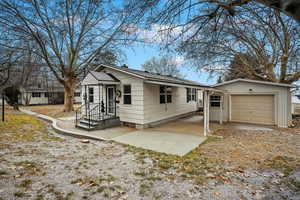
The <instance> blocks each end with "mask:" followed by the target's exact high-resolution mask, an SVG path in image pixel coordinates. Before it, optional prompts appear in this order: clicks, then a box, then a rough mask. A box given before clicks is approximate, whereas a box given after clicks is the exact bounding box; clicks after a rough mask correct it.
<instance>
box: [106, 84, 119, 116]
mask: <svg viewBox="0 0 300 200" xmlns="http://www.w3.org/2000/svg"><path fill="white" fill-rule="evenodd" d="M109 89H112V91H113V100H114V99H115V97H116V96H115V95H116V94H115V90H114V89H115V87H113V86H106V95H107V100H106V101H107V103H106V104H107V105H106V106H107V113H108V114H115V112H114V110H113V112H109V95H108V90H109ZM115 109H117V108H115Z"/></svg>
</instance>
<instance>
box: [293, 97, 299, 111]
mask: <svg viewBox="0 0 300 200" xmlns="http://www.w3.org/2000/svg"><path fill="white" fill-rule="evenodd" d="M292 114H293V115H299V114H300V98H299V96H298V95H292Z"/></svg>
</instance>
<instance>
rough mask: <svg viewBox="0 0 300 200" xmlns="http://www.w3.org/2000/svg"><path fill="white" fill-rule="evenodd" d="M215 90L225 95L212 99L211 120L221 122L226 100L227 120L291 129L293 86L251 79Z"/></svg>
mask: <svg viewBox="0 0 300 200" xmlns="http://www.w3.org/2000/svg"><path fill="white" fill-rule="evenodd" d="M213 87H214V88H217V89H220V90H223V91H224V94H212V95H211V96H210V119H211V120H219V119H220V100H221V99H223V100H222V101H223V112H222V116H223V119H222V120H223V121H225V122H245V123H254V124H265V125H276V126H278V127H288V126H289V125H290V123H291V121H292V115H291V88H292V87H293V86H292V85H289V84H282V83H272V82H265V81H256V80H249V79H235V80H232V81H227V82H223V83H219V84H216V85H214V86H213Z"/></svg>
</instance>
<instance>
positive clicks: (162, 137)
mask: <svg viewBox="0 0 300 200" xmlns="http://www.w3.org/2000/svg"><path fill="white" fill-rule="evenodd" d="M112 140H114V141H116V142H120V143H123V144H129V145H131V146H135V147H140V148H143V149H148V150H152V151H157V152H161V153H167V154H173V155H178V156H184V155H185V154H187V153H189V152H190V151H192V150H193V149H195V148H196V147H198V146H199V145H200V144H201V143H203V142H204V141H205V140H206V137H202V136H195V135H183V134H178V133H170V132H160V131H147V130H143V131H134V132H132V133H128V134H125V135H122V136H118V137H115V138H113V139H112Z"/></svg>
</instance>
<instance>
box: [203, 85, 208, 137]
mask: <svg viewBox="0 0 300 200" xmlns="http://www.w3.org/2000/svg"><path fill="white" fill-rule="evenodd" d="M206 96H207V93H206V90H204V91H203V108H204V109H203V123H204V125H203V131H204V136H206V135H207V125H206V124H207V121H206V116H207V115H206V112H207V108H206V107H207V106H206V104H207V101H206Z"/></svg>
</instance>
